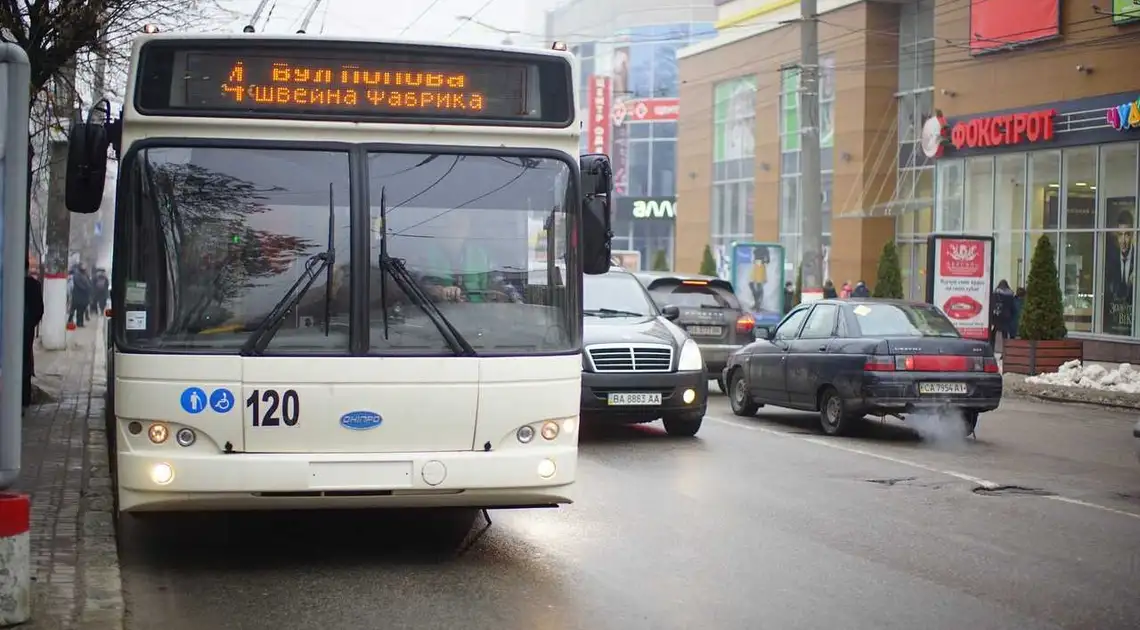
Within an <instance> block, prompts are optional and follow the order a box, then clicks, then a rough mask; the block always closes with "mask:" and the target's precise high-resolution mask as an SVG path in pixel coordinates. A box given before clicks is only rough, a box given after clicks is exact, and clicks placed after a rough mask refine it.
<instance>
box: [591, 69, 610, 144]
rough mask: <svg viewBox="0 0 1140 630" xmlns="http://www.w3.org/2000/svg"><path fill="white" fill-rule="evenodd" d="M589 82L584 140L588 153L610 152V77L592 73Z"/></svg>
mask: <svg viewBox="0 0 1140 630" xmlns="http://www.w3.org/2000/svg"><path fill="white" fill-rule="evenodd" d="M589 81H590V83H589V85H590V108H589V111H588V113H587V124H586V142H587V145H586V146H587V147H589V152H590V153H604V154H606V155H609V154H610V135H611V130H610V116H609V112H610V100H611V99H612V98H613V97H612V96H611V93H610V89H611V85H610V78H609V77H607V76H602V75H597V74H592V75H590V79H589Z"/></svg>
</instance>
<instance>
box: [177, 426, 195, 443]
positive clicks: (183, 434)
mask: <svg viewBox="0 0 1140 630" xmlns="http://www.w3.org/2000/svg"><path fill="white" fill-rule="evenodd" d="M197 439H198V436H197V435H195V434H194V429H189V428H186V429H179V430H178V433H175V434H174V441H175V442H178V445H179V446H183V447H186V446H190V445H191V444H193V443H194V442H195V441H196V440H197Z"/></svg>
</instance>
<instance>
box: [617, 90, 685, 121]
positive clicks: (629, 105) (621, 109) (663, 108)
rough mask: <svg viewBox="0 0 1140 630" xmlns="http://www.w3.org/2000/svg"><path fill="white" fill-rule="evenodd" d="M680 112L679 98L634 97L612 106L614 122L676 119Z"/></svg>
mask: <svg viewBox="0 0 1140 630" xmlns="http://www.w3.org/2000/svg"><path fill="white" fill-rule="evenodd" d="M680 113H681V99H679V98H667V97H662V98H634V99H630V100H627V101H624V102H621V103H619V104H618V105H616V106H615V107H614V123H615V124H618V125H621V124H625V123H649V122H668V121H671V120H677V118H678V116H680Z"/></svg>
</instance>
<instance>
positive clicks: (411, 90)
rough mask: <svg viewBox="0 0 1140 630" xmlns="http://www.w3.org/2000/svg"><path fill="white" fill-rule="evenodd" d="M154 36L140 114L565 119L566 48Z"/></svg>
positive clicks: (535, 122)
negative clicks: (545, 51)
mask: <svg viewBox="0 0 1140 630" xmlns="http://www.w3.org/2000/svg"><path fill="white" fill-rule="evenodd" d="M291 44H292V45H286V44H283V43H282V42H272V41H269V42H267V41H250V42H234V41H233V40H219V41H216V42H204V41H201V40H168V41H152V42H148V43H147V44H145V45H144V46H143V47H142V49H141V51H140V64H139V66H140V71H139V77H138V78H137V87H136V90H135V108H136V109H137V110H139V113H141V114H144V115H175V116H213V117H226V118H278V119H281V118H286V119H315V120H352V121H358V122H401V123H411V124H417V123H426V124H461V125H488V124H494V125H507V126H528V127H568V126H569V125H571V124H572V123H573V119H574V116H573V107H572V106H569V107H568V106H567V105H568V103H570V97H572V95H573V94H574V92H573V87H572V79H571V69H570V64H569V63H568V62H567V61H566V60H565V59H564V58H561V57H554V56H544V55H534V54H527V53H517V52H509V51H477V50H472V49H456V48H445V47H435V46H420V45H413V46H410V45H401V46H393V45H385V44H372V43H363V42H357V43H350V42H329V43H323V44H322V45H320V46H314V45H312V44H310V45H307V46H304V47H303V48H302V47H300V46H297V45H296V42H291Z"/></svg>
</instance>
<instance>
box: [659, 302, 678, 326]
mask: <svg viewBox="0 0 1140 630" xmlns="http://www.w3.org/2000/svg"><path fill="white" fill-rule="evenodd" d="M661 314H662V315H663V316H665V319H667V320H669V321H671V322H675V321H677V320H678V319H680V318H681V309H680V308H678V307H676V306H673V305H672V304H669V305H667V306H665V307H664V308H662V309H661Z"/></svg>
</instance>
